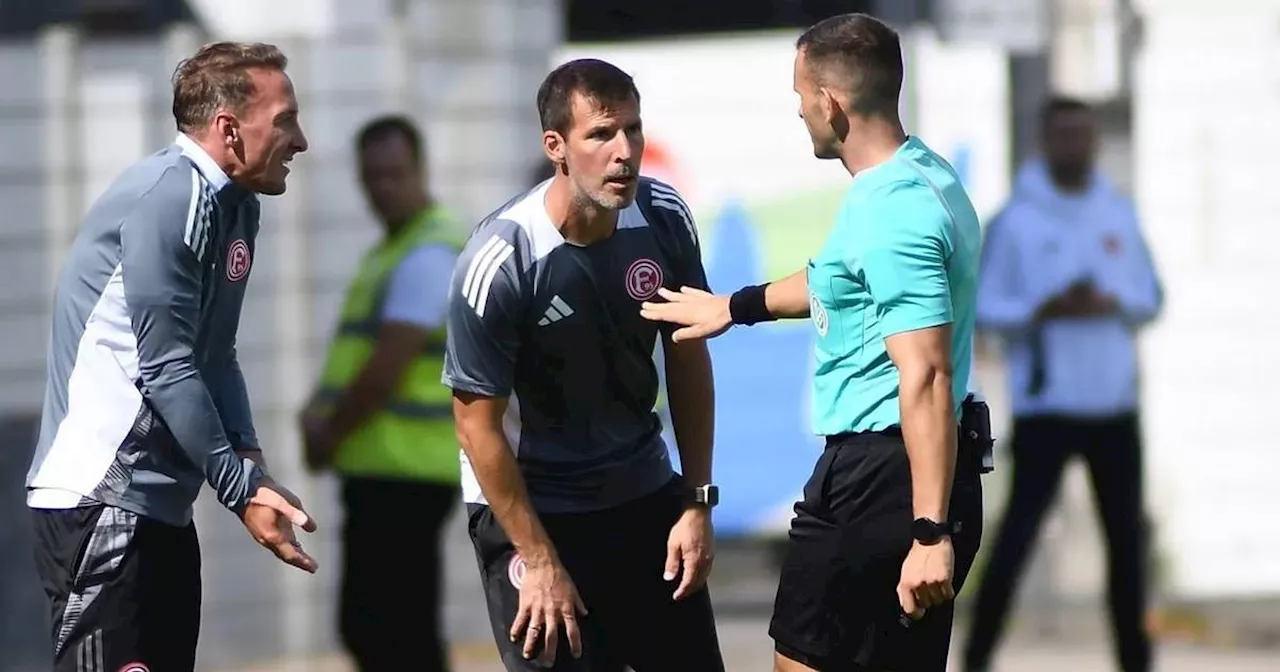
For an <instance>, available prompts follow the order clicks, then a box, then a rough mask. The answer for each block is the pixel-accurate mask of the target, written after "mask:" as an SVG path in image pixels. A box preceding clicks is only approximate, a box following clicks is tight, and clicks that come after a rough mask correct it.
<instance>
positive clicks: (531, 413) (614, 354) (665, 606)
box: [444, 60, 724, 672]
mask: <svg viewBox="0 0 1280 672" xmlns="http://www.w3.org/2000/svg"><path fill="white" fill-rule="evenodd" d="M538 109H539V114H540V116H541V121H542V126H543V129H544V133H543V146H544V149H545V152H546V154H547V158H548V159H549V160H550V161H551V163H552V164H553V165H554V166H555V168H556V170H555V174H554V176H553V177H552V178H551V179H549V180H547V181H546V182H543V183H542V184H540V185H539V186H537V187H535V188H534V189H533V190H531V191H529V192H527V193H525V194H522V195H520V196H518V197H516V198H515V199H512V200H511V201H510V202H508V203H507V204H505V205H504V206H502V207H501V208H499V209H498V210H497V211H495V212H494V214H492V215H491V216H489V217H488V218H487V219H486V220H485V221H484V222H482V223H481V224H480V225H479V226H478V227H477V228H476V230H475V231H474V232H473V234H472V237H471V239H470V241H469V242H468V244H467V246H466V248H465V249H464V251H463V253H462V255H461V256H460V258H459V262H458V265H457V268H456V269H455V271H454V278H453V287H452V293H451V297H450V312H449V322H448V332H449V335H448V349H447V354H446V360H445V373H444V382H445V384H446V385H449V386H450V387H452V388H453V390H454V414H455V417H456V419H457V423H458V435H459V437H460V438H461V441H462V447H463V463H462V483H463V493H464V496H465V497H466V500H467V502H468V506H469V512H470V514H471V515H470V533H471V538H472V541H473V542H474V544H475V546H476V555H477V558H478V559H479V564H480V570H481V574H482V577H483V580H484V585H485V589H486V594H487V598H488V603H489V613H490V617H491V621H492V624H493V628H494V637H495V639H496V640H497V643H498V647H499V650H500V651H501V653H502V659H503V662H504V663H505V665H506V667H507V669H508V670H534V669H538V668H537V667H535V666H534V664H533V663H532V662H531V660H530V658H531V657H540V658H541V659H543V661H544V662H550V661H552V660H554V661H556V667H555V668H554V669H566V670H567V669H574V670H577V669H582V670H597V669H622V668H623V666H624V665H630V666H631V667H632V668H634V669H638V670H646V669H661V670H672V671H675V672H678V671H680V670H699V671H705V672H715V671H716V670H722V669H724V667H723V663H722V662H721V659H720V652H719V644H718V642H717V640H716V632H715V622H714V617H713V615H712V611H711V603H710V598H709V594H708V592H707V590H706V588H705V585H704V583H705V580H706V575H707V572H708V571H709V569H710V561H711V541H712V540H711V536H712V535H711V526H710V508H711V506H712V505H714V503H715V497H714V494H713V493H714V492H715V490H714V486H712V485H711V484H710V478H711V441H712V413H713V406H714V404H713V399H712V383H711V365H710V357H709V355H708V354H707V349H706V345H705V343H703V342H701V341H695V342H689V343H680V344H670V343H666V344H664V349H663V350H664V358H665V367H666V380H667V384H668V385H667V386H668V394H669V396H670V401H671V411H672V419H673V424H674V427H673V429H674V433H675V436H676V441H677V443H678V446H677V447H678V449H679V453H680V462H681V471H682V472H683V473H682V474H681V475H680V476H677V475H676V473H675V470H674V469H673V467H672V464H671V460H670V458H669V457H668V455H669V453H668V450H667V446H666V445H665V444H664V442H663V439H662V436H661V423H660V421H659V419H658V416H657V415H656V414H655V412H654V405H655V402H656V400H657V394H658V372H657V370H656V368H655V366H654V358H653V355H654V349H655V346H656V344H657V338H658V335H659V333H660V328H659V327H658V326H657V325H655V324H653V323H650V322H648V321H647V320H645V319H643V318H642V317H641V316H640V304H641V303H642V302H644V301H645V300H647V299H649V298H651V297H653V296H655V295H656V294H657V292H658V289H659V288H661V287H663V286H666V287H672V288H678V287H681V286H688V287H695V288H701V289H705V288H706V275H705V273H704V271H703V268H702V262H701V257H700V252H699V249H698V239H697V233H696V230H695V228H694V222H693V217H692V215H691V214H690V211H689V208H688V207H687V206H686V205H685V203H684V201H683V200H682V199H681V198H680V196H679V195H678V194H677V193H676V191H675V189H673V188H671V187H670V186H668V185H665V184H663V183H660V182H657V181H655V180H651V179H648V178H642V177H640V176H639V165H640V157H641V156H642V154H643V151H644V135H643V133H642V131H641V126H640V116H639V93H638V92H637V91H636V89H635V85H634V84H633V83H632V80H631V78H630V77H629V76H628V75H626V74H625V73H623V72H622V71H621V70H618V69H617V68H616V67H614V66H612V65H610V64H608V63H604V62H602V61H596V60H580V61H572V62H570V63H567V64H565V65H562V66H560V67H559V68H557V69H556V70H554V71H553V72H552V73H551V74H550V75H548V76H547V79H546V81H545V82H544V83H543V85H542V87H541V89H540V90H539V93H538ZM664 333H665V332H664ZM588 612H589V615H588ZM562 629H563V631H564V634H565V635H566V638H567V641H568V644H569V646H568V647H567V648H568V649H569V650H568V651H566V650H564V649H565V647H558V644H559V642H560V638H559V632H560V631H561V630H562ZM650 640H653V641H661V642H663V645H662V646H661V647H654V646H651V645H649V641H650Z"/></svg>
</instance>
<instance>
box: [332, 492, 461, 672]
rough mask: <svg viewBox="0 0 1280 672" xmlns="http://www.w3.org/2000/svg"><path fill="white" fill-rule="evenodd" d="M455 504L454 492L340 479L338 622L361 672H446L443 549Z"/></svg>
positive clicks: (344, 640) (447, 659)
mask: <svg viewBox="0 0 1280 672" xmlns="http://www.w3.org/2000/svg"><path fill="white" fill-rule="evenodd" d="M459 498H460V494H459V490H458V486H455V485H446V484H441V483H431V482H426V481H394V480H382V479H372V478H347V479H344V481H343V484H342V499H343V504H344V506H345V508H346V524H345V527H344V529H343V532H342V557H343V567H342V586H341V589H340V597H339V601H340V604H339V618H338V620H339V628H340V630H341V634H342V642H343V644H344V645H345V646H346V648H347V651H348V652H349V653H350V654H351V657H352V658H354V659H355V663H356V668H357V669H358V670H359V671H360V672H391V671H395V672H402V671H404V670H414V671H415V672H419V671H420V672H444V671H446V670H448V669H449V656H448V649H447V647H446V645H445V639H444V632H443V627H442V619H441V611H442V609H443V606H444V605H443V602H444V599H443V597H444V595H443V589H442V583H443V573H444V572H443V570H444V566H443V562H442V560H441V549H440V544H441V536H442V535H441V532H442V530H443V529H444V525H445V523H446V522H447V521H448V519H449V515H450V514H451V513H452V512H453V510H454V507H456V506H457V505H458V504H457V503H458V500H459ZM406 572H407V574H406ZM405 576H408V579H405V578H403V577H405ZM397 577H400V578H397Z"/></svg>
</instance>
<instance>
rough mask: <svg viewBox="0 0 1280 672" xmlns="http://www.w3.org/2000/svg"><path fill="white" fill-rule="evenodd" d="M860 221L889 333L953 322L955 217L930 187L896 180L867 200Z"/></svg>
mask: <svg viewBox="0 0 1280 672" xmlns="http://www.w3.org/2000/svg"><path fill="white" fill-rule="evenodd" d="M866 205H867V206H869V207H868V210H867V215H868V219H867V220H866V221H863V222H859V223H858V229H859V231H860V233H861V235H860V236H859V240H860V242H861V243H862V244H861V245H859V246H858V247H859V248H860V249H858V250H855V252H854V254H856V255H857V256H858V258H859V259H860V261H861V268H862V272H863V275H864V278H865V280H866V283H867V291H868V292H869V293H870V294H871V299H872V301H873V302H874V303H875V306H876V314H877V317H878V319H879V321H880V331H881V333H882V335H883V336H884V337H886V338H887V337H889V336H892V335H894V334H900V333H902V332H906V331H915V330H918V329H927V328H929V327H936V326H939V325H942V324H948V323H950V322H951V321H952V319H953V318H952V306H951V287H950V283H949V281H948V278H947V258H948V256H949V252H948V246H949V243H948V238H947V229H948V227H949V226H950V218H949V217H948V216H947V212H946V210H945V208H944V207H943V205H942V204H941V203H940V202H939V201H938V198H937V196H936V195H935V194H934V193H933V190H932V189H931V188H929V187H928V186H927V185H919V184H915V183H895V184H890V185H886V186H884V187H882V188H881V189H880V190H879V191H878V192H877V193H875V194H873V195H872V197H871V198H870V199H869V200H868V202H867V203H866Z"/></svg>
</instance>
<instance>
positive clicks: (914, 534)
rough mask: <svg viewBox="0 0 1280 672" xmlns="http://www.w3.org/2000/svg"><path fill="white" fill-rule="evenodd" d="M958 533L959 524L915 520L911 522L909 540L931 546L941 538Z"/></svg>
mask: <svg viewBox="0 0 1280 672" xmlns="http://www.w3.org/2000/svg"><path fill="white" fill-rule="evenodd" d="M959 531H960V523H939V522H935V521H933V520H930V519H928V518H916V519H915V520H914V521H912V522H911V538H912V539H915V540H916V541H918V542H920V543H921V544H922V545H924V546H932V545H934V544H936V543H938V542H939V541H942V538H943V537H949V536H951V535H953V534H955V533H957V532H959Z"/></svg>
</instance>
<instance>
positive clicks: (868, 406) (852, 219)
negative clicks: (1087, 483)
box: [808, 137, 982, 436]
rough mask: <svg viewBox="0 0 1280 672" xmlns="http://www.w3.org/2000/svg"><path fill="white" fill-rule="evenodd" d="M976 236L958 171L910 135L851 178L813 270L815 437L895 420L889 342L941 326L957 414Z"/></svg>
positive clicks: (969, 344)
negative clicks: (947, 334) (946, 333)
mask: <svg viewBox="0 0 1280 672" xmlns="http://www.w3.org/2000/svg"><path fill="white" fill-rule="evenodd" d="M981 235H982V234H981V228H980V226H979V223H978V215H977V213H976V212H975V211H974V208H973V204H972V203H971V202H970V201H969V196H968V194H966V193H965V190H964V187H963V186H962V185H961V184H960V178H959V177H958V176H957V175H956V172H955V170H954V169H953V168H952V167H951V166H950V164H948V163H947V162H946V160H944V159H943V158H942V157H941V156H939V155H938V154H936V153H934V151H933V150H931V149H929V148H928V147H927V146H925V144H924V143H923V142H921V141H920V140H919V139H917V138H914V137H912V138H908V139H907V141H906V142H904V143H903V144H902V146H901V147H900V148H899V149H898V151H897V152H896V153H895V154H894V156H893V158H892V159H890V160H888V161H886V162H885V163H882V164H880V165H877V166H875V167H873V168H869V169H867V170H864V171H862V172H860V173H858V174H857V175H856V176H855V177H854V180H853V184H852V186H850V187H849V191H848V193H847V194H846V196H845V199H844V203H843V204H842V205H841V208H840V214H839V218H838V220H837V221H836V225H835V228H834V229H833V230H832V232H831V234H830V236H829V237H828V238H827V241H826V243H825V244H824V245H823V247H822V250H821V252H820V253H819V254H818V256H817V257H816V258H814V259H813V260H811V261H810V262H809V268H808V282H809V314H810V319H811V320H812V322H813V325H814V327H815V328H816V329H817V331H818V340H817V345H816V348H815V350H816V356H817V362H816V363H817V370H816V373H815V375H814V384H813V404H812V406H813V427H814V430H815V432H816V433H817V434H819V435H825V436H830V435H833V434H840V433H843V432H862V431H879V430H883V429H887V428H889V427H892V426H894V425H900V424H901V414H900V412H899V407H898V370H897V368H896V367H894V365H893V362H892V361H890V360H889V354H888V351H887V350H886V348H885V339H886V338H888V337H890V336H893V335H894V334H900V333H903V332H907V331H913V330H917V329H925V328H928V327H936V326H939V325H943V324H948V323H950V324H951V325H952V332H951V361H952V366H953V367H954V377H953V379H952V381H953V382H952V387H953V389H952V392H953V394H954V396H955V403H956V409H955V410H956V418H957V419H959V417H960V404H961V402H962V401H963V400H964V397H965V393H966V386H967V384H968V381H969V370H970V367H971V364H972V356H971V353H972V350H973V326H974V312H975V304H976V302H977V301H976V295H977V278H978V257H979V251H980V249H981Z"/></svg>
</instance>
